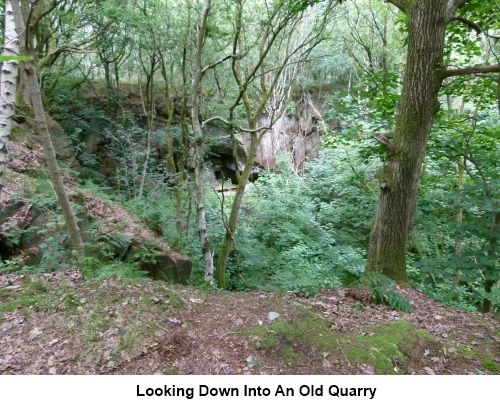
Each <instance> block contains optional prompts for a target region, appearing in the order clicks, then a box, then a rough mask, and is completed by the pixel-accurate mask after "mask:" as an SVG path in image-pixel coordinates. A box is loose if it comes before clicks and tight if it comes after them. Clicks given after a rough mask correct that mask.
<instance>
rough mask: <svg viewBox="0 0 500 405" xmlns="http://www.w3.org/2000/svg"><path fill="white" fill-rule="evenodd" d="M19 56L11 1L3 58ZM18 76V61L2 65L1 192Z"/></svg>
mask: <svg viewBox="0 0 500 405" xmlns="http://www.w3.org/2000/svg"><path fill="white" fill-rule="evenodd" d="M14 1H17V0H14ZM19 54H20V47H19V36H18V33H17V32H16V22H15V19H14V12H13V11H12V4H11V1H10V0H6V1H5V27H4V51H3V56H19ZM18 76H19V65H18V62H17V61H14V60H12V61H6V62H4V63H3V64H2V77H1V82H0V102H1V105H0V190H1V189H2V178H3V174H4V173H5V169H6V165H7V153H8V146H9V137H10V131H11V127H12V117H13V116H14V107H15V102H16V87H17V78H18Z"/></svg>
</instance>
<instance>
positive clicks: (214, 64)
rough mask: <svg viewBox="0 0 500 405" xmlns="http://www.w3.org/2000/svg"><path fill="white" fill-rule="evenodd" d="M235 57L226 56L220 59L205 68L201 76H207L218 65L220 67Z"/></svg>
mask: <svg viewBox="0 0 500 405" xmlns="http://www.w3.org/2000/svg"><path fill="white" fill-rule="evenodd" d="M234 57H235V55H226V56H224V57H222V58H220V59H219V60H218V61H216V62H214V63H210V64H209V65H206V66H204V67H203V69H201V74H202V75H203V74H205V73H206V72H207V71H208V70H210V69H213V68H214V67H216V66H217V65H220V64H221V63H223V62H225V61H226V60H228V59H231V58H234Z"/></svg>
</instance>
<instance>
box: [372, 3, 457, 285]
mask: <svg viewBox="0 0 500 405" xmlns="http://www.w3.org/2000/svg"><path fill="white" fill-rule="evenodd" d="M403 3H404V10H405V11H406V13H407V14H408V18H409V34H408V56H407V63H406V69H405V75H404V81H403V87H402V92H401V97H400V100H399V103H398V107H397V111H396V121H395V128H394V141H393V145H392V146H393V147H392V148H388V151H387V156H386V160H385V162H384V166H383V168H382V169H381V171H380V173H379V179H380V188H381V193H380V199H379V204H378V208H377V212H376V214H375V218H374V221H373V226H372V232H371V238H370V248H369V251H368V264H367V271H374V272H377V273H381V274H383V275H386V276H388V277H390V278H392V279H394V280H396V281H397V282H401V283H404V282H406V281H407V274H406V260H405V255H406V243H407V238H408V235H409V231H410V226H411V223H412V221H413V217H414V213H415V204H416V196H417V189H418V178H419V173H420V170H421V167H422V162H423V159H424V156H425V150H426V146H427V141H428V139H429V135H430V132H431V128H432V121H433V118H434V115H435V114H436V113H437V111H438V109H439V101H438V91H439V89H440V87H441V82H442V64H443V51H444V37H445V31H446V25H447V23H448V21H449V18H450V16H449V13H450V9H449V7H450V4H449V3H450V1H448V0H433V1H430V0H421V1H416V0H415V1H409V0H408V1H405V2H398V5H399V6H401V5H402V4H403Z"/></svg>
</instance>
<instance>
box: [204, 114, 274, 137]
mask: <svg viewBox="0 0 500 405" xmlns="http://www.w3.org/2000/svg"><path fill="white" fill-rule="evenodd" d="M213 121H222V122H223V123H224V124H226V125H229V126H230V127H233V128H237V129H239V130H240V131H241V132H248V133H257V132H261V131H264V130H268V129H271V127H270V126H269V125H265V126H263V127H259V128H256V129H248V128H243V127H240V126H239V125H235V124H234V123H232V122H231V121H228V120H226V119H225V118H222V117H219V116H215V117H211V118H209V119H208V120H206V121H203V123H202V124H201V127H202V128H203V127H205V126H206V125H207V124H209V123H211V122H213Z"/></svg>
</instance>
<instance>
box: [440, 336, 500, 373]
mask: <svg viewBox="0 0 500 405" xmlns="http://www.w3.org/2000/svg"><path fill="white" fill-rule="evenodd" d="M446 346H447V347H448V348H450V347H452V348H455V349H457V350H458V353H457V354H456V355H453V356H455V359H454V360H455V361H462V362H463V363H464V368H466V369H467V368H470V371H473V370H472V368H471V367H472V365H473V364H474V362H473V361H471V360H475V364H476V365H477V366H479V364H481V366H482V367H483V368H484V369H485V370H487V371H489V372H490V373H493V374H500V364H498V363H496V362H495V360H496V357H497V356H496V353H497V352H498V344H497V343H496V342H487V341H484V342H483V344H481V345H478V346H474V347H467V346H460V345H455V344H448V345H446Z"/></svg>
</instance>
